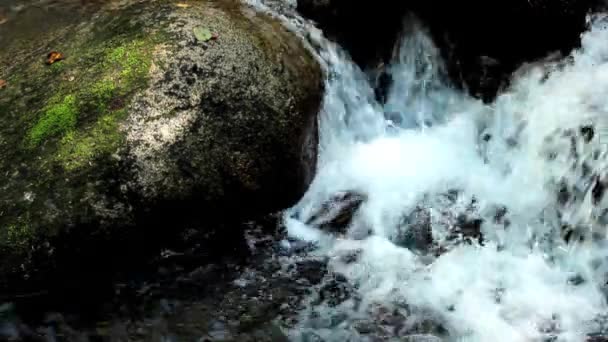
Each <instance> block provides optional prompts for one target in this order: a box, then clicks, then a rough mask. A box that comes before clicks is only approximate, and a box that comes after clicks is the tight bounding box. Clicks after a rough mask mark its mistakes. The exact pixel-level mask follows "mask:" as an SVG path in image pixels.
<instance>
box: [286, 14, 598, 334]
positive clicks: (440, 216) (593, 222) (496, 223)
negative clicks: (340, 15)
mask: <svg viewBox="0 0 608 342" xmlns="http://www.w3.org/2000/svg"><path fill="white" fill-rule="evenodd" d="M283 18H284V19H285V20H286V22H287V23H288V24H291V25H292V29H294V30H295V31H297V32H300V34H302V35H303V36H306V37H307V39H308V41H309V42H310V44H311V46H312V47H314V49H315V51H316V52H317V53H318V57H319V60H320V61H321V62H322V63H323V65H324V66H325V68H326V72H327V81H326V94H325V98H324V104H323V108H322V111H321V113H320V119H319V120H320V155H319V168H318V172H317V176H316V178H315V180H314V181H313V183H312V185H311V187H310V189H309V190H308V192H307V193H306V194H305V196H304V197H303V198H302V200H301V201H300V202H299V203H298V204H297V205H296V206H294V207H293V208H291V209H289V210H287V211H286V213H285V225H286V227H287V230H288V233H289V235H290V237H291V238H292V239H295V240H304V241H308V242H310V243H312V244H313V245H314V246H315V250H314V251H313V252H311V254H310V257H311V258H323V259H324V260H325V259H327V260H329V261H328V262H329V269H330V271H331V272H332V273H334V274H339V275H341V277H343V278H345V279H346V281H347V282H348V283H349V284H350V286H352V288H354V289H355V292H356V295H353V296H352V298H350V299H347V300H344V301H343V302H341V303H340V304H339V305H335V304H330V303H322V304H320V305H319V304H318V303H316V304H314V305H313V302H314V300H312V299H311V301H310V302H309V305H308V306H307V309H305V310H303V311H302V313H301V317H300V323H299V324H298V325H297V326H296V327H295V328H294V329H292V331H291V333H290V338H291V339H292V340H294V341H309V340H310V341H315V340H318V341H367V340H369V341H372V340H377V336H376V337H375V338H376V339H374V338H372V337H369V336H368V335H366V334H365V333H362V332H361V329H358V328H357V322H359V321H362V320H366V319H367V320H374V317H375V316H376V317H377V316H378V313H377V308H378V307H383V308H385V311H386V310H388V311H391V312H392V311H395V312H398V313H399V317H402V318H403V317H407V319H402V321H403V322H400V323H399V327H400V328H395V329H396V330H393V331H392V332H391V333H390V334H388V333H387V334H388V335H386V336H385V338H384V339H382V340H397V341H435V340H437V341H441V340H445V341H505V342H507V341H510V342H516V341H573V342H574V341H585V340H586V338H587V337H588V336H592V335H593V334H605V333H606V332H607V331H606V327H608V324H607V322H608V321H607V320H606V317H607V316H608V315H607V313H608V306H607V303H606V294H607V293H608V292H607V290H608V288H607V285H606V283H607V281H608V243H607V240H606V233H607V231H606V224H608V210H606V209H607V208H608V199H604V196H603V188H604V185H603V184H604V181H605V180H607V179H608V178H607V174H606V167H607V163H606V161H608V158H607V155H606V153H607V151H608V148H607V147H608V125H607V124H606V120H608V96H607V94H608V44H606V42H608V29H607V24H608V18H606V17H605V16H603V15H595V16H594V17H590V18H589V30H588V32H586V33H585V34H584V35H583V36H582V47H581V48H580V49H578V50H576V51H574V52H572V53H571V55H570V56H566V57H564V58H562V59H561V60H560V61H558V62H549V61H539V62H537V63H534V64H529V65H525V66H523V67H522V68H521V69H520V70H519V71H518V72H516V73H515V74H514V75H513V79H512V82H511V86H510V87H509V88H508V89H506V90H504V91H503V92H501V94H499V96H498V97H497V98H496V100H495V101H494V102H493V103H491V104H489V105H485V104H483V103H482V102H481V101H479V100H477V99H474V98H472V97H470V96H469V95H468V94H467V93H466V92H464V91H459V90H456V88H455V87H453V86H452V85H451V84H450V83H449V82H448V81H447V77H446V76H445V68H444V65H443V62H442V60H441V58H440V56H439V52H438V50H437V48H436V47H435V46H434V44H433V42H432V40H431V39H430V38H429V36H428V35H427V33H426V32H425V30H424V27H423V26H422V25H420V24H418V23H417V22H416V20H415V19H414V18H407V19H406V20H405V28H404V33H403V35H402V40H401V41H400V42H399V43H398V44H397V46H396V50H395V54H394V55H395V57H394V60H393V61H392V63H391V65H390V66H389V67H388V68H387V70H388V72H389V74H390V76H391V78H392V80H393V83H392V85H391V87H390V89H389V91H388V97H387V100H386V102H385V103H378V102H377V101H376V99H375V96H374V90H373V88H372V85H371V84H370V77H369V75H366V74H365V73H364V72H363V71H362V70H360V69H359V68H358V67H357V66H356V65H355V64H354V63H353V62H352V61H351V60H350V58H349V57H348V55H347V54H346V53H345V52H344V51H342V50H341V49H340V47H339V46H337V45H335V44H334V43H332V42H329V41H328V40H327V39H325V38H324V37H323V35H322V32H320V31H319V30H316V29H315V28H314V27H313V26H311V24H310V23H306V22H305V21H303V20H302V19H301V18H300V19H298V20H294V19H293V18H290V19H286V18H285V17H283ZM589 132H591V134H589ZM341 192H354V193H359V194H363V195H364V196H365V201H364V202H363V204H362V206H361V207H360V208H359V210H358V211H357V212H356V214H355V215H354V217H353V220H352V222H350V225H349V228H348V231H347V232H346V233H345V234H335V233H331V232H328V231H324V230H322V229H319V227H315V226H311V225H307V224H306V223H305V222H307V219H308V218H310V217H311V216H313V215H315V213H317V212H318V211H319V208H320V207H321V206H322V205H323V204H324V203H327V201H328V200H329V199H330V198H331V196H332V195H334V194H336V193H341ZM450 193H451V194H453V195H452V197H453V198H451V199H446V198H448V197H450V196H447V197H446V194H450ZM420 208H422V210H425V211H424V212H425V213H428V225H429V226H430V229H431V235H432V244H433V245H434V246H435V247H437V246H439V247H440V248H439V250H440V251H441V252H436V251H437V249H435V250H434V252H430V250H428V249H427V250H425V249H419V248H413V247H411V246H412V245H411V244H410V245H408V244H407V243H405V242H404V240H403V239H402V237H403V236H412V234H414V235H415V234H416V232H415V231H414V230H415V229H419V228H418V227H417V226H416V225H415V224H413V223H412V222H413V221H411V220H410V221H408V220H404V217H412V213H415V212H417V210H421V209H420ZM499 212H500V214H498V213H499ZM463 213H467V215H469V216H472V217H474V218H475V220H476V221H475V222H480V227H479V229H480V231H481V235H482V236H483V239H482V240H480V239H473V241H472V240H471V239H468V240H466V239H454V229H455V227H454V226H455V224H454V220H453V219H451V218H453V217H458V216H459V215H462V214H463ZM499 216H500V217H499ZM414 217H415V216H414ZM362 230H363V231H367V232H368V234H367V235H365V236H364V237H362V236H361V234H360V232H361V231H362ZM408 234H409V235H408ZM345 255H356V256H357V257H356V260H354V261H353V258H345V257H344V256H345ZM345 260H346V261H345ZM374 312H376V313H374ZM422 316H424V319H427V321H428V320H430V321H433V322H436V325H437V326H440V328H437V329H434V331H433V332H432V333H428V334H427V333H422V334H419V335H416V334H412V329H408V328H407V326H408V324H410V325H412V324H414V325H415V322H417V321H420V320H419V318H420V317H422ZM319 322H323V323H319ZM408 322H409V323H408ZM412 322H414V323H412ZM410 328H411V327H410ZM399 329H401V330H399ZM397 330H398V331H397ZM414 330H415V329H414ZM431 330H433V329H431ZM391 334H392V335H391ZM389 335H390V336H389ZM311 336H314V338H312V337H311ZM391 336H392V337H391Z"/></svg>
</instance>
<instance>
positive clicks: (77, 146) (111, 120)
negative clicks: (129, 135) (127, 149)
mask: <svg viewBox="0 0 608 342" xmlns="http://www.w3.org/2000/svg"><path fill="white" fill-rule="evenodd" d="M125 116H126V110H124V109H123V110H117V111H114V112H111V113H110V114H107V115H104V116H102V117H101V118H99V120H97V122H96V123H95V125H93V127H91V128H90V129H89V130H87V131H85V132H77V131H72V132H69V133H68V134H66V135H65V136H64V137H63V139H61V142H60V147H59V152H58V153H57V160H58V161H59V162H60V163H61V164H62V165H63V166H64V168H65V169H66V170H68V171H71V170H76V169H79V168H82V167H85V166H87V165H88V164H89V163H91V162H92V161H93V160H94V159H95V158H97V157H99V156H101V155H104V154H108V153H112V151H114V150H116V149H117V148H118V147H119V146H120V143H121V142H122V136H121V134H120V128H119V122H120V121H121V119H123V118H124V117H125Z"/></svg>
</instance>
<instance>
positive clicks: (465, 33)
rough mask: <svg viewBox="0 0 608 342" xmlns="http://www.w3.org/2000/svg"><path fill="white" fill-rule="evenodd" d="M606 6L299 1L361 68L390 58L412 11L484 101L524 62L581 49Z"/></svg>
mask: <svg viewBox="0 0 608 342" xmlns="http://www.w3.org/2000/svg"><path fill="white" fill-rule="evenodd" d="M601 5H603V4H602V1H600V0H582V1H552V0H540V1H526V0H514V1H511V0H499V1H494V2H491V3H490V2H485V1H482V0H475V1H468V2H445V1H439V0H431V1H423V0H414V1H391V0H384V1H380V2H379V3H377V2H370V1H365V0H356V1H348V0H325V1H316V0H298V10H300V12H301V13H302V14H303V15H305V16H307V17H309V18H311V19H313V20H316V21H317V22H318V23H319V25H320V26H321V27H322V28H323V29H324V30H325V32H327V33H328V35H329V37H333V38H334V39H336V40H338V41H339V42H340V43H341V44H342V45H343V46H344V47H345V48H346V49H347V50H348V51H349V52H350V53H351V55H352V56H353V59H354V60H355V62H357V63H358V64H360V65H361V66H363V67H375V66H376V65H377V64H379V63H381V62H387V61H389V60H390V58H391V53H392V51H393V47H394V45H395V43H396V41H397V39H398V38H399V33H400V31H401V29H402V23H403V20H404V18H405V17H406V14H407V13H414V14H415V15H417V16H418V17H420V19H422V20H423V22H425V23H426V25H427V26H428V27H429V28H430V30H431V33H432V36H433V38H434V40H435V41H436V43H437V44H438V46H439V48H440V50H441V54H442V55H443V57H444V58H445V60H446V61H447V66H448V71H449V74H450V76H451V78H452V79H453V80H454V81H455V83H457V84H461V85H462V86H464V88H466V89H467V90H469V92H470V93H471V94H473V95H475V96H478V97H480V98H482V99H484V100H485V101H490V100H492V99H493V98H494V97H495V95H496V93H497V92H498V91H499V90H500V89H502V88H504V87H506V86H508V84H509V79H510V75H511V73H512V72H513V71H515V70H516V69H517V68H518V67H519V66H520V65H522V63H524V62H529V61H534V60H538V59H541V58H544V57H545V56H547V55H549V54H551V53H553V52H555V51H558V52H561V53H562V54H563V55H566V54H567V53H568V52H569V51H570V50H571V49H572V48H575V47H578V46H579V44H580V34H581V33H582V32H583V31H584V30H585V28H586V21H585V19H586V15H587V13H588V12H589V11H591V10H596V9H598V8H600V6H601ZM379 97H380V98H381V96H379Z"/></svg>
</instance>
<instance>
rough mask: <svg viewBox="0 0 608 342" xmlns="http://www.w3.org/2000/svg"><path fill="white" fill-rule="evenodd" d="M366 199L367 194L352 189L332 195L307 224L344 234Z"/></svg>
mask: <svg viewBox="0 0 608 342" xmlns="http://www.w3.org/2000/svg"><path fill="white" fill-rule="evenodd" d="M366 199H367V197H366V196H365V195H363V194H359V193H356V192H351V191H347V192H341V193H338V194H335V195H332V196H331V198H330V199H328V200H327V201H326V202H324V203H323V204H322V205H321V207H320V208H319V209H318V210H317V211H316V212H315V213H314V214H312V215H311V216H310V218H309V219H308V220H307V221H306V224H308V225H312V226H316V227H319V228H320V229H323V230H326V231H330V232H335V233H342V234H344V233H345V232H346V230H347V229H348V226H349V225H350V223H351V221H352V220H353V216H354V215H355V214H356V212H357V211H358V210H359V208H360V207H361V205H362V204H363V203H364V202H365V200H366Z"/></svg>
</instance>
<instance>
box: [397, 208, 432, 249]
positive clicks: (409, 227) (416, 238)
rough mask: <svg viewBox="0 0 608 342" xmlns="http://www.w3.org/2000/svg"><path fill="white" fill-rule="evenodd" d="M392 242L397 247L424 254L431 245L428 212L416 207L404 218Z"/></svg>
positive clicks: (429, 214) (429, 215) (429, 213)
mask: <svg viewBox="0 0 608 342" xmlns="http://www.w3.org/2000/svg"><path fill="white" fill-rule="evenodd" d="M394 242H395V243H396V244H397V245H399V246H403V247H406V248H410V249H412V250H417V251H421V252H426V251H427V250H428V248H429V247H431V246H432V244H433V234H432V227H431V212H430V210H429V209H428V208H424V207H416V209H414V211H413V212H411V213H410V214H409V215H407V216H406V217H405V218H404V220H403V222H402V223H401V225H400V228H399V233H398V236H397V237H396V239H395V241H394Z"/></svg>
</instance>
